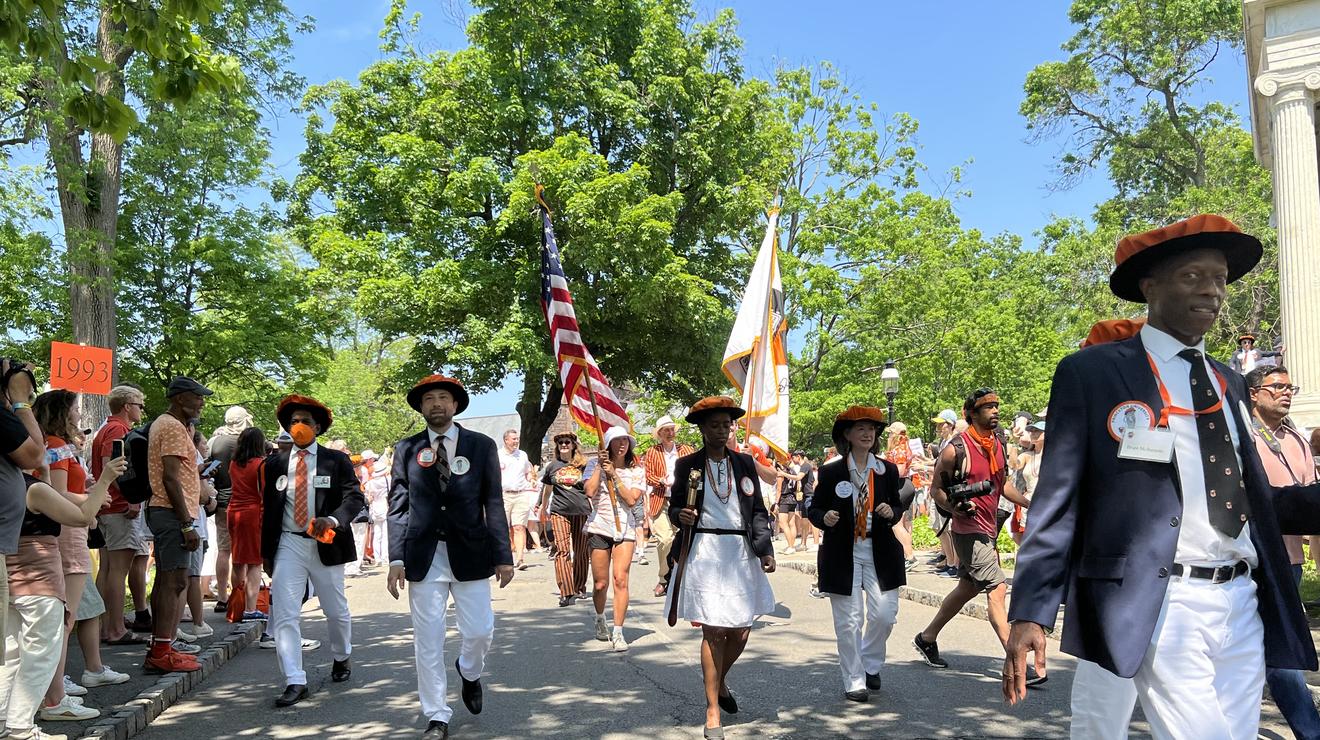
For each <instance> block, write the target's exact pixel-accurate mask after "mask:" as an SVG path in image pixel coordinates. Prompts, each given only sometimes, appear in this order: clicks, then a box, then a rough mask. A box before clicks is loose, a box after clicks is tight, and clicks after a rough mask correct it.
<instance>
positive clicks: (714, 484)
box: [706, 457, 733, 504]
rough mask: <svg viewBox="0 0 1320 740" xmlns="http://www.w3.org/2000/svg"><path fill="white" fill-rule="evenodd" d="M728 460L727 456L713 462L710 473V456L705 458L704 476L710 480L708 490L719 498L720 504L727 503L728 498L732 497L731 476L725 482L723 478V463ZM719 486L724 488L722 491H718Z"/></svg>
mask: <svg viewBox="0 0 1320 740" xmlns="http://www.w3.org/2000/svg"><path fill="white" fill-rule="evenodd" d="M728 461H729V458H728V457H725V458H724V459H723V460H720V461H719V462H718V463H716V464H715V470H714V472H713V473H712V471H711V469H710V458H706V477H707V480H710V481H711V485H710V490H712V491H714V492H715V498H717V499H719V500H720V503H722V504H727V503H729V499H730V498H733V476H729V480H728V481H727V482H726V481H725V479H724V464H725V463H727V462H728ZM712 476H713V477H712ZM721 488H723V489H724V490H725V492H724V493H720V489H721Z"/></svg>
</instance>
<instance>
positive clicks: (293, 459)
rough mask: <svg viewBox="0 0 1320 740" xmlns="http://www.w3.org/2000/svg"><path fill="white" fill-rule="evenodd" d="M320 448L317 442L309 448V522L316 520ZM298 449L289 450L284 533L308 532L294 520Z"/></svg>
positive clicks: (285, 489) (305, 526) (304, 526)
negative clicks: (317, 471) (317, 460)
mask: <svg viewBox="0 0 1320 740" xmlns="http://www.w3.org/2000/svg"><path fill="white" fill-rule="evenodd" d="M317 449H318V447H317V444H316V443H315V442H313V443H311V444H310V445H308V446H307V458H306V459H307V489H306V490H307V521H309V522H310V521H312V520H313V519H315V518H316V451H317ZM298 452H299V450H298V448H297V447H295V448H293V449H292V450H289V472H288V476H289V477H288V478H287V481H288V483H287V485H286V486H285V488H284V491H285V496H284V531H285V532H306V531H307V525H305V524H304V525H303V526H301V527H299V526H298V525H297V524H296V523H295V522H294V520H293V506H294V503H295V502H296V500H297V498H298V496H297V494H298V490H297V488H296V486H297V485H298Z"/></svg>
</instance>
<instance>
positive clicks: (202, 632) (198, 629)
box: [192, 622, 215, 638]
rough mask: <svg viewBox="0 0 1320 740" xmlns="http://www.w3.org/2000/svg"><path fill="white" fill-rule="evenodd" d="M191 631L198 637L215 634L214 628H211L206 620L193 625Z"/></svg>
mask: <svg viewBox="0 0 1320 740" xmlns="http://www.w3.org/2000/svg"><path fill="white" fill-rule="evenodd" d="M192 633H193V634H194V635H196V636H197V637H198V638H202V637H210V636H211V635H214V634H215V629H214V628H212V627H211V625H209V624H207V623H206V622H202V623H201V624H194V625H193V629H192Z"/></svg>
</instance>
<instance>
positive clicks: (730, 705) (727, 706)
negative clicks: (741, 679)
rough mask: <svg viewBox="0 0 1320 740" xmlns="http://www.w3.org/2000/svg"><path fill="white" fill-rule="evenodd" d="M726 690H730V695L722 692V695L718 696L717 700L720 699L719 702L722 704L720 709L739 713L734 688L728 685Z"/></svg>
mask: <svg viewBox="0 0 1320 740" xmlns="http://www.w3.org/2000/svg"><path fill="white" fill-rule="evenodd" d="M725 691H728V692H729V695H728V696H724V695H723V694H720V695H719V696H718V697H717V701H718V702H719V704H720V709H723V710H724V711H726V712H728V713H729V714H737V713H738V700H737V699H735V698H733V689H730V688H728V687H725Z"/></svg>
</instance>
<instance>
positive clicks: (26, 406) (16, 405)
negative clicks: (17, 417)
mask: <svg viewBox="0 0 1320 740" xmlns="http://www.w3.org/2000/svg"><path fill="white" fill-rule="evenodd" d="M10 408H11V409H13V410H14V411H18V410H19V409H30V408H32V404H30V403H21V402H20V403H13V404H10Z"/></svg>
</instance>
